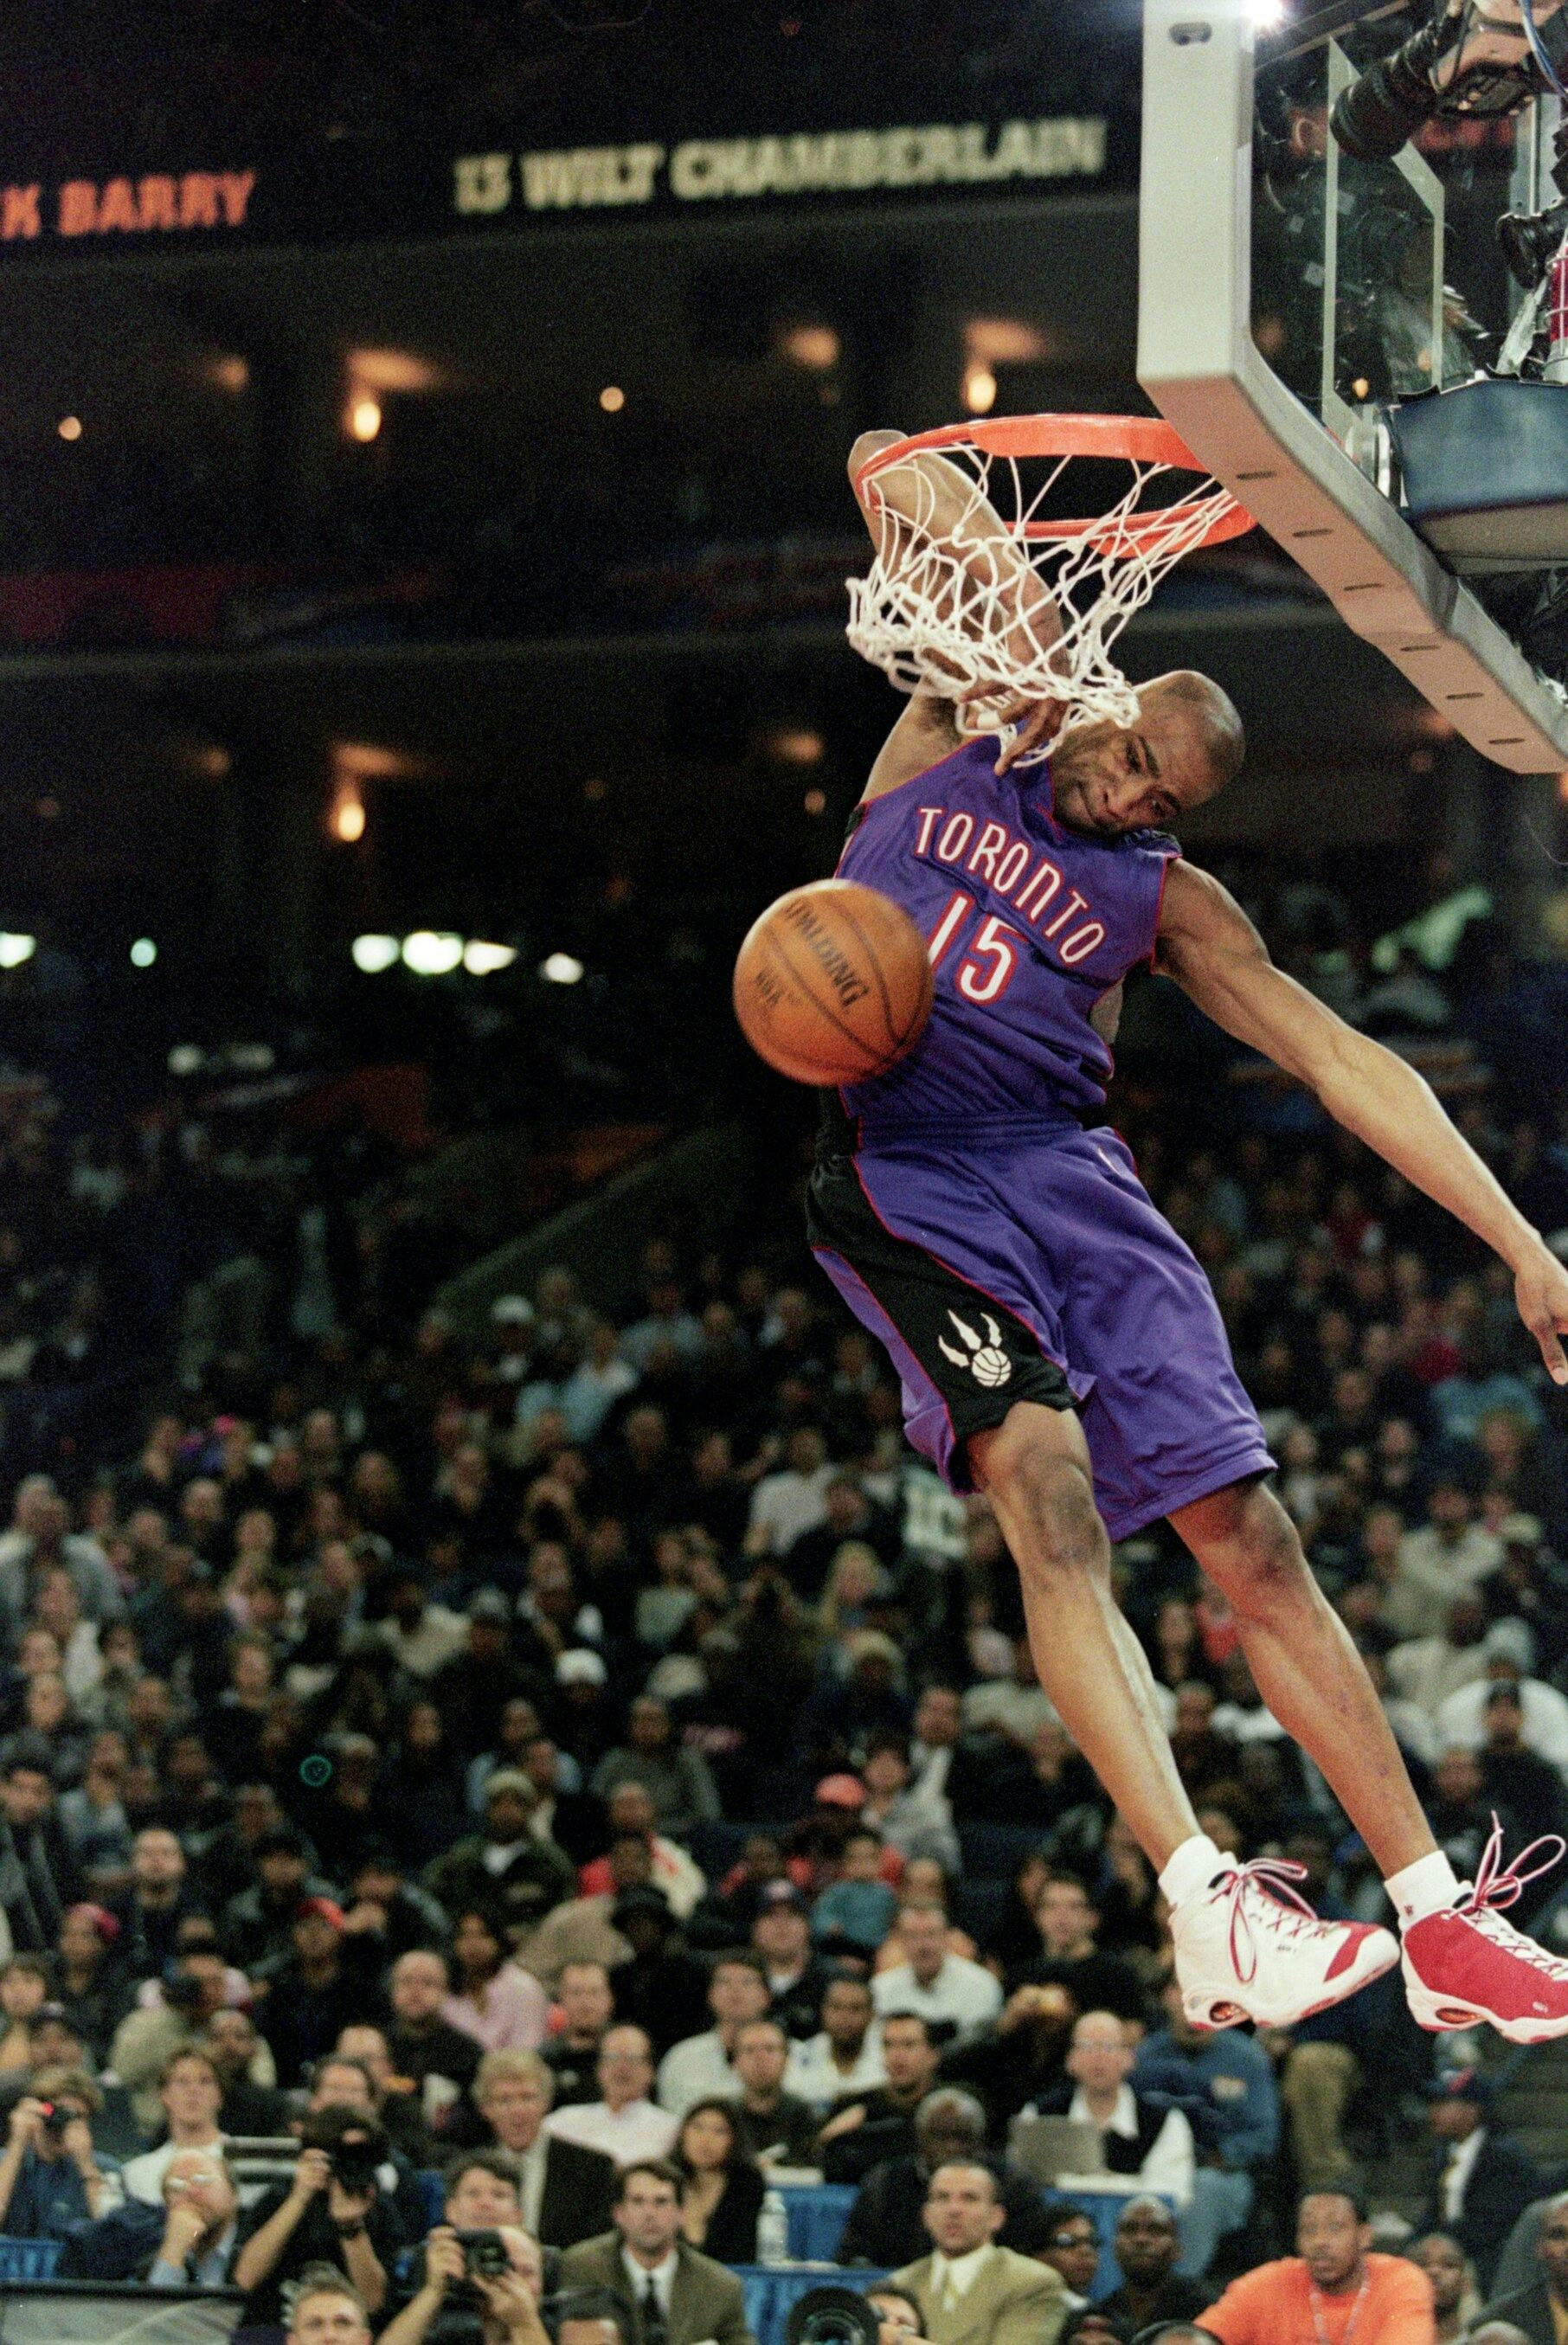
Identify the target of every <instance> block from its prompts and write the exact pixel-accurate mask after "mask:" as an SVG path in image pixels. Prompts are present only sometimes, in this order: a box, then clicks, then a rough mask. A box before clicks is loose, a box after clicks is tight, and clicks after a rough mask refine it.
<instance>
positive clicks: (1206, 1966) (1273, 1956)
mask: <svg viewBox="0 0 1568 2345" xmlns="http://www.w3.org/2000/svg"><path fill="white" fill-rule="evenodd" d="M1306 1873H1307V1868H1306V1866H1305V1865H1301V1864H1290V1863H1285V1862H1284V1861H1282V1860H1280V1859H1278V1858H1274V1857H1256V1858H1254V1860H1253V1862H1252V1863H1250V1864H1231V1863H1227V1866H1226V1869H1225V1871H1224V1872H1223V1873H1219V1874H1217V1876H1216V1878H1215V1879H1214V1880H1213V1881H1211V1882H1210V1883H1209V1884H1208V1886H1207V1889H1200V1890H1199V1891H1197V1892H1196V1894H1195V1895H1193V1896H1190V1897H1184V1898H1183V1899H1182V1902H1181V1903H1180V1904H1179V1905H1176V1906H1174V1907H1173V1908H1172V1910H1171V1937H1172V1939H1173V1941H1174V1943H1175V1946H1176V1979H1177V1982H1178V1984H1179V1985H1180V1987H1181V2000H1182V2009H1183V2010H1184V2011H1185V2012H1186V2015H1187V2018H1188V2020H1189V2021H1190V2022H1191V2024H1192V2025H1193V2026H1194V2027H1206V2028H1217V2027H1238V2026H1239V2025H1241V2023H1242V2021H1243V2020H1247V2019H1250V2020H1253V2021H1255V2022H1256V2023H1257V2025H1258V2026H1259V2027H1291V2026H1293V2025H1295V2023H1296V2022H1297V2021H1298V2019H1309V2018H1310V2017H1311V2015H1312V2014H1313V2013H1314V2012H1315V2011H1327V2010H1328V2008H1329V2005H1330V2004H1335V2003H1343V2001H1344V1999H1345V1997H1346V1996H1347V1995H1354V1994H1355V1993H1356V1991H1357V1989H1358V1988H1359V1987H1363V1986H1367V1985H1370V1983H1371V1981H1372V1980H1373V1979H1375V1978H1381V1977H1382V1976H1383V1974H1384V1973H1385V1972H1386V1971H1391V1970H1392V1969H1393V1967H1394V1964H1396V1963H1397V1962H1398V1961H1399V1959H1400V1948H1399V1942H1398V1940H1397V1939H1396V1938H1395V1937H1394V1936H1393V1935H1392V1934H1391V1933H1390V1931H1388V1930H1380V1929H1378V1928H1376V1927H1375V1926H1374V1925H1373V1924H1371V1923H1370V1922H1320V1921H1319V1918H1318V1916H1317V1914H1314V1912H1313V1911H1312V1908H1311V1907H1310V1905H1308V1903H1307V1901H1306V1899H1305V1898H1304V1897H1301V1896H1299V1895H1298V1893H1297V1892H1296V1890H1295V1889H1293V1888H1292V1887H1291V1883H1292V1882H1294V1881H1302V1880H1305V1878H1306Z"/></svg>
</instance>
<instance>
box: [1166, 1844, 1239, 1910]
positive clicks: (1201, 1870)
mask: <svg viewBox="0 0 1568 2345" xmlns="http://www.w3.org/2000/svg"><path fill="white" fill-rule="evenodd" d="M1234 1870H1235V1868H1234V1866H1233V1865H1232V1863H1231V1862H1230V1859H1229V1858H1228V1857H1227V1856H1224V1855H1222V1854H1221V1853H1220V1851H1219V1850H1218V1849H1217V1848H1216V1846H1215V1844H1214V1843H1213V1841H1211V1840H1210V1838H1209V1836H1208V1834H1207V1832H1194V1834H1193V1836H1192V1838H1191V1840H1184V1841H1183V1843H1182V1844H1181V1846H1180V1847H1179V1848H1178V1849H1177V1850H1176V1853H1175V1854H1174V1855H1173V1856H1172V1858H1171V1860H1170V1862H1169V1863H1168V1864H1167V1865H1166V1869H1165V1871H1164V1872H1163V1873H1161V1875H1160V1888H1161V1890H1162V1891H1163V1893H1164V1895H1165V1900H1166V1904H1167V1905H1173V1906H1174V1905H1179V1904H1180V1903H1181V1902H1182V1899H1183V1898H1184V1897H1191V1896H1193V1895H1195V1894H1196V1892H1197V1891H1198V1890H1200V1889H1207V1887H1208V1884H1209V1883H1210V1882H1211V1881H1213V1880H1214V1879H1215V1877H1216V1875H1217V1874H1218V1873H1227V1872H1232V1871H1234Z"/></svg>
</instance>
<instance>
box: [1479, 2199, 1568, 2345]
mask: <svg viewBox="0 0 1568 2345" xmlns="http://www.w3.org/2000/svg"><path fill="white" fill-rule="evenodd" d="M1535 2255H1536V2260H1537V2262H1538V2263H1539V2265H1540V2267H1541V2269H1540V2270H1539V2271H1538V2272H1537V2274H1536V2276H1535V2278H1534V2279H1532V2281H1531V2282H1530V2284H1529V2286H1528V2287H1527V2288H1522V2289H1515V2290H1514V2292H1513V2294H1512V2296H1500V2297H1499V2298H1498V2299H1497V2300H1496V2302H1495V2303H1494V2304H1489V2305H1488V2306H1487V2308H1486V2310H1485V2311H1484V2313H1482V2315H1481V2321H1478V2322H1477V2323H1476V2328H1475V2331H1474V2333H1475V2334H1476V2335H1479V2334H1480V2331H1481V2322H1492V2321H1505V2322H1507V2323H1508V2324H1509V2325H1510V2326H1511V2327H1512V2328H1514V2329H1519V2330H1522V2331H1523V2333H1524V2335H1525V2336H1526V2337H1528V2339H1529V2340H1530V2345H1557V2340H1558V2339H1559V2338H1560V2337H1561V2336H1563V2334H1564V2333H1568V2198H1553V2201H1552V2204H1551V2205H1550V2206H1549V2207H1548V2208H1547V2209H1546V2220H1545V2221H1544V2222H1543V2225H1542V2227H1541V2237H1540V2238H1539V2239H1538V2240H1537V2241H1536V2243H1535Z"/></svg>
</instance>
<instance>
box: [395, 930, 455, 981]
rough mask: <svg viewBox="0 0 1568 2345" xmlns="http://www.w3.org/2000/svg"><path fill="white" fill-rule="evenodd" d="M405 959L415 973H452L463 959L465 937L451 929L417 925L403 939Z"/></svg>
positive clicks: (425, 975) (419, 974)
mask: <svg viewBox="0 0 1568 2345" xmlns="http://www.w3.org/2000/svg"><path fill="white" fill-rule="evenodd" d="M402 959H403V967H404V968H405V969H412V971H413V973H414V975H415V977H449V976H450V975H451V973H452V971H453V969H456V968H457V967H458V966H459V964H460V963H461V961H462V959H463V939H462V938H461V937H454V936H453V934H452V932H451V930H450V929H414V931H413V933H412V936H407V937H404V939H403V940H402Z"/></svg>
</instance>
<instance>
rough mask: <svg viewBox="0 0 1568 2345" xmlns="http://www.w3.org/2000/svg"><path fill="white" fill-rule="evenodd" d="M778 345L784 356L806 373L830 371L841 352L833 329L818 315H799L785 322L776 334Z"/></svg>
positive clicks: (829, 372) (841, 346)
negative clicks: (800, 316)
mask: <svg viewBox="0 0 1568 2345" xmlns="http://www.w3.org/2000/svg"><path fill="white" fill-rule="evenodd" d="M779 349H780V350H782V351H783V353H784V355H785V357H786V358H787V359H789V360H791V361H792V362H793V363H794V364H795V365H796V366H798V367H804V368H805V370H806V371H807V373H808V374H831V372H832V371H833V369H834V368H835V367H836V366H837V365H838V363H839V360H840V357H841V355H842V352H843V344H842V343H841V342H840V339H839V336H838V334H837V333H836V332H835V330H834V329H833V328H832V327H831V326H829V325H825V324H824V323H823V322H822V321H821V320H820V319H816V320H810V319H799V320H796V321H795V323H793V324H791V325H789V326H786V327H785V328H784V330H783V331H782V332H781V333H780V335H779Z"/></svg>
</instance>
